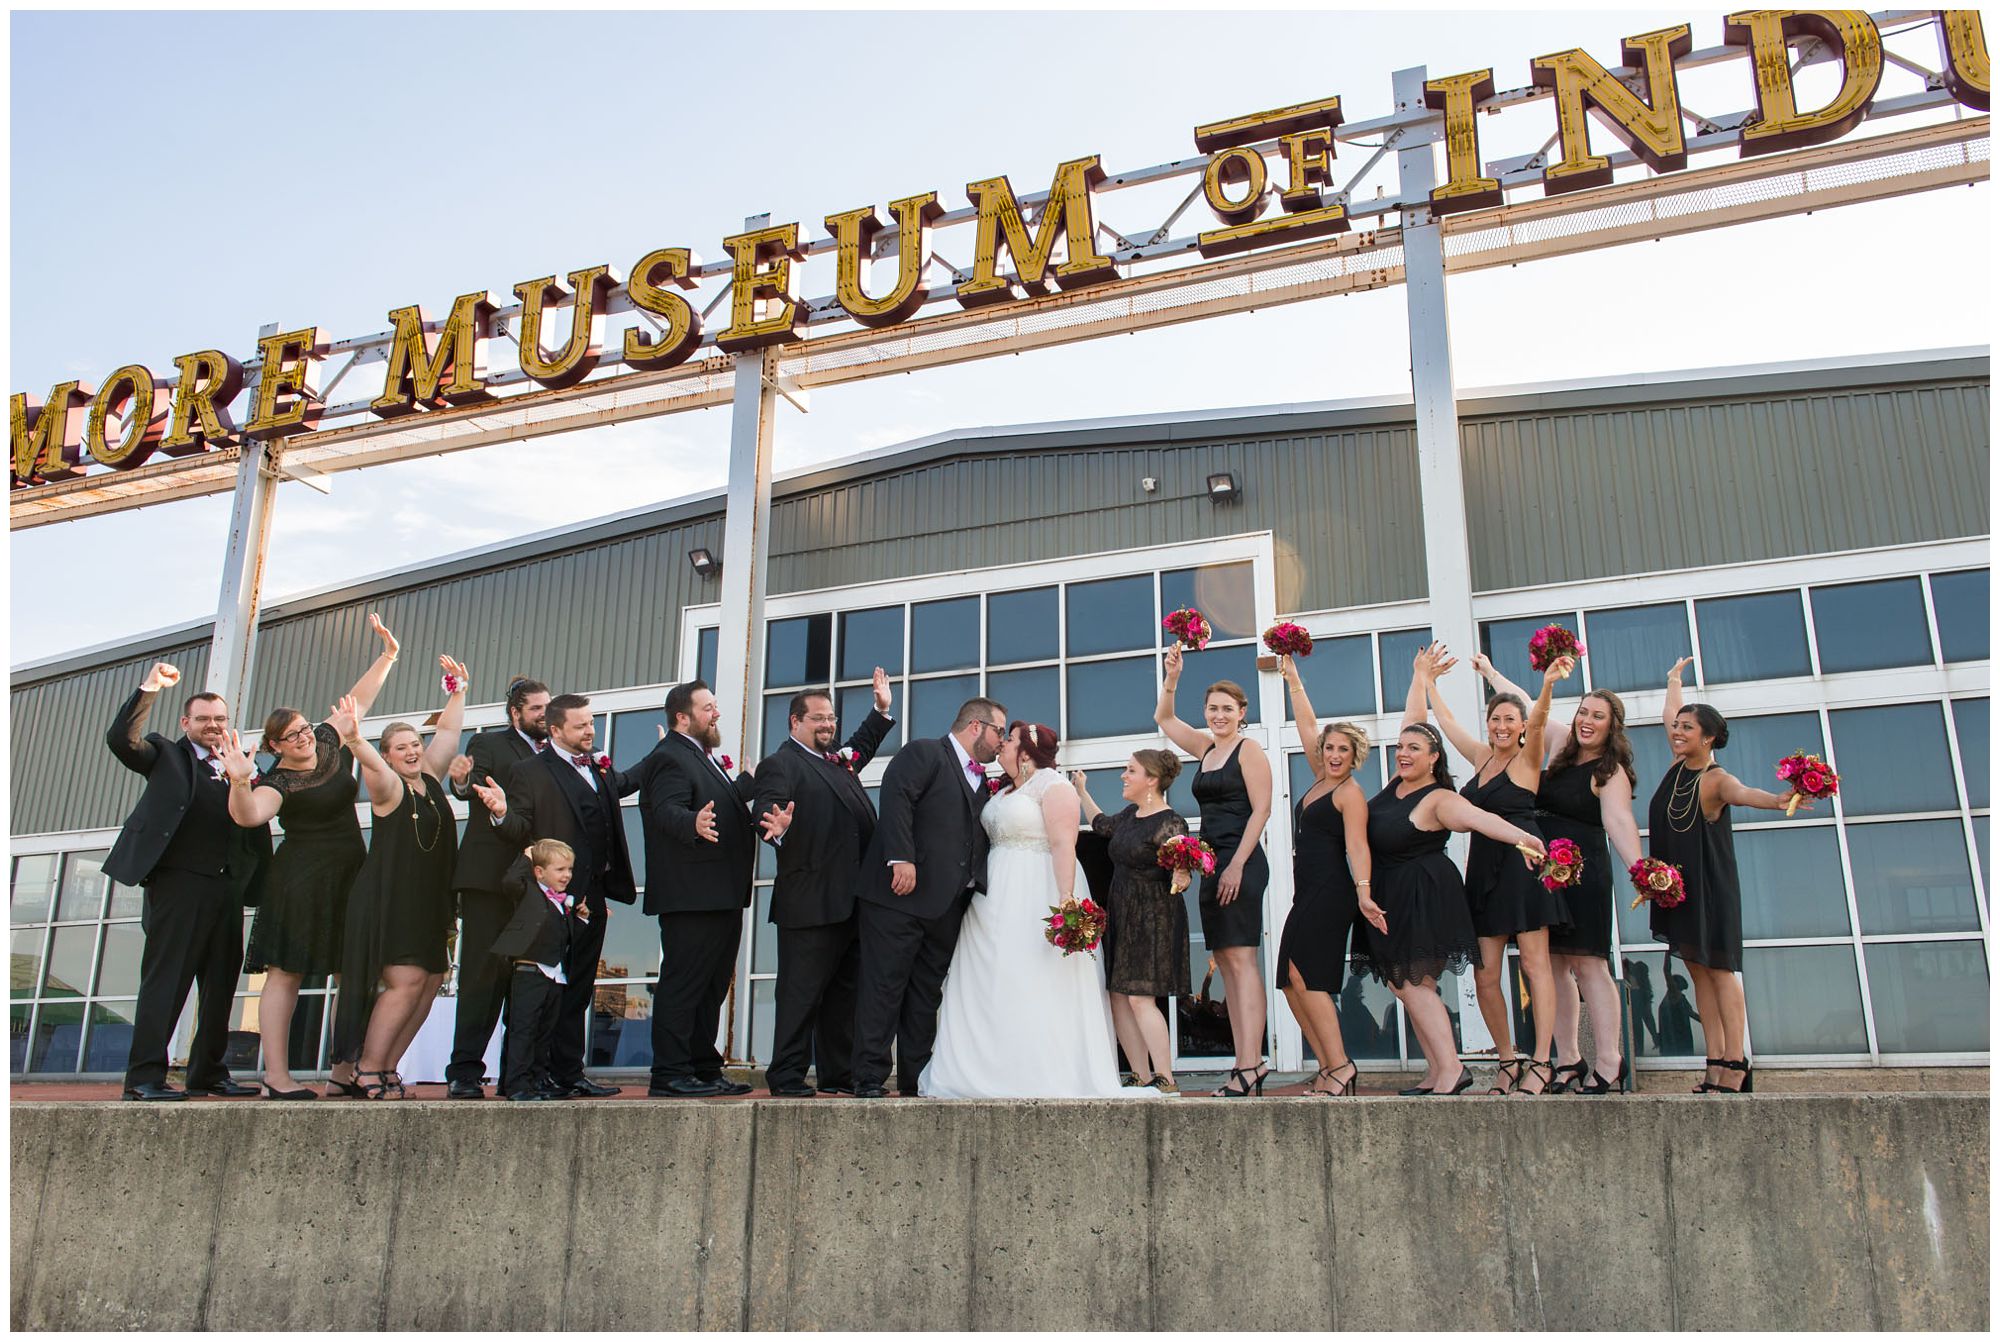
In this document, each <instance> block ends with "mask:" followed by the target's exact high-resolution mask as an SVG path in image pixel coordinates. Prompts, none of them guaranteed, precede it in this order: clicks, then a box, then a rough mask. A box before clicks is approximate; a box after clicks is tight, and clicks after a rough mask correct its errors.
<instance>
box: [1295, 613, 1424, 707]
mask: <svg viewBox="0 0 2000 1342" xmlns="http://www.w3.org/2000/svg"><path fill="white" fill-rule="evenodd" d="M1375 641H1376V645H1377V648H1378V655H1379V656H1380V657H1381V659H1382V711H1383V712H1384V713H1397V714H1400V713H1401V712H1402V711H1403V701H1404V700H1405V699H1407V698H1409V697H1410V666H1411V664H1412V663H1414V662H1415V661H1416V659H1417V654H1418V653H1419V652H1421V651H1423V650H1424V649H1425V648H1427V647H1429V646H1430V643H1431V631H1430V630H1429V629H1397V630H1394V631H1393V632H1391V633H1386V634H1380V635H1377V637H1376V640H1375ZM1318 706H1319V705H1318V704H1314V705H1313V707H1315V708H1317V707H1318Z"/></svg>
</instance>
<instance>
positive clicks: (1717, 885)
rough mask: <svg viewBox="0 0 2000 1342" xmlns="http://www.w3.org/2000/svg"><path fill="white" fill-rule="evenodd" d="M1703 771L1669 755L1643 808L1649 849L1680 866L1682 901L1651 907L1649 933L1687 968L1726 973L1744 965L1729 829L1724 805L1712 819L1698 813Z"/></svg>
mask: <svg viewBox="0 0 2000 1342" xmlns="http://www.w3.org/2000/svg"><path fill="white" fill-rule="evenodd" d="M1714 767H1715V766H1714V765H1713V764H1711V765H1709V768H1710V769H1712V768H1714ZM1707 772H1708V769H1690V768H1688V767H1686V766H1685V765H1683V764H1682V763H1680V761H1678V760H1676V761H1675V762H1674V766H1673V768H1671V769H1669V770H1667V776H1666V777H1665V778H1663V779H1661V780H1660V786H1659V790H1658V791H1656V792H1654V793H1653V803H1652V805H1651V806H1650V807H1648V808H1647V810H1646V827H1647V829H1648V830H1649V831H1650V832H1649V833H1648V834H1647V836H1646V849H1647V852H1648V854H1649V855H1650V856H1652V857H1657V858H1659V859H1660V860H1661V861H1663V862H1671V863H1673V864H1674V865H1675V866H1677V867H1679V868H1680V869H1681V883H1682V884H1683V885H1685V886H1686V887H1687V898H1686V899H1685V900H1683V901H1681V903H1680V904H1678V905H1676V906H1675V907H1674V908H1671V909H1663V908H1661V907H1660V906H1659V905H1658V904H1655V905H1653V907H1652V919H1653V935H1654V936H1655V937H1656V938H1658V939H1659V940H1660V941H1661V942H1663V943H1665V945H1666V947H1667V949H1668V950H1670V951H1672V952H1673V953H1674V954H1675V955H1678V956H1680V958H1681V959H1683V960H1685V961H1687V962H1688V963H1689V964H1691V965H1706V966H1707V967H1708V968H1710V969H1727V970H1732V971H1733V970H1739V969H1741V968H1743V889H1742V887H1741V886H1740V885H1739V884H1738V883H1737V877H1736V832H1735V831H1734V830H1733V829H1732V828H1731V827H1730V823H1729V808H1728V807H1727V806H1725V807H1723V808H1722V814H1721V815H1720V816H1718V817H1716V818H1715V820H1713V821H1710V820H1709V818H1708V817H1707V816H1705V815H1703V814H1702V810H1701V777H1702V775H1703V774H1705V773H1707Z"/></svg>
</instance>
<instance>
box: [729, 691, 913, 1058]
mask: <svg viewBox="0 0 2000 1342" xmlns="http://www.w3.org/2000/svg"><path fill="white" fill-rule="evenodd" d="M874 688H875V711H874V712H872V713H870V714H869V715H868V717H867V718H866V719H865V720H864V721H863V722H862V723H861V725H860V726H859V727H857V728H855V730H854V734H853V735H852V736H850V737H848V738H847V744H846V745H845V746H842V747H841V748H839V749H838V750H836V749H835V748H834V741H835V739H836V738H837V736H838V735H839V730H840V719H839V718H837V717H835V716H834V713H833V700H832V699H831V698H830V697H829V696H828V695H827V694H825V693H824V692H823V691H819V690H806V691H804V692H803V693H801V694H796V695H794V696H792V706H791V735H790V736H789V737H788V738H787V739H786V740H785V741H784V742H783V743H782V744H780V745H779V746H778V748H777V749H776V750H774V751H772V752H771V753H770V754H769V755H767V756H766V757H765V758H764V760H763V761H762V762H761V763H760V764H758V766H757V795H756V801H755V803H754V805H753V806H752V808H751V814H752V815H753V816H754V817H755V818H756V819H757V820H758V821H759V823H760V824H762V826H763V828H764V833H765V838H766V839H767V840H768V841H769V842H770V844H771V845H772V847H774V848H776V849H777V850H778V875H777V881H776V884H775V885H773V887H772V889H771V921H772V922H773V923H774V924H776V925H777V929H778V984H777V1018H776V1022H775V1025H774V1029H773V1034H772V1039H771V1065H770V1067H769V1068H768V1069H767V1070H766V1071H765V1073H764V1079H765V1082H766V1084H767V1085H769V1086H770V1089H771V1094H772V1095H774V1096H781V1097H798V1098H804V1097H809V1096H811V1095H813V1094H814V1093H815V1091H814V1088H813V1087H812V1086H809V1085H807V1084H806V1067H807V1065H808V1064H811V1065H812V1067H813V1070H814V1073H815V1080H816V1081H817V1083H818V1089H819V1090H823V1091H828V1092H832V1093H835V1094H844V1093H851V1092H852V1091H853V1089H854V1081H853V1073H852V1065H851V1064H852V1057H853V1052H854V988H855V980H856V977H857V975H858V973H859V970H860V963H861V954H860V943H859V941H857V940H856V921H855V913H854V883H855V877H856V876H858V875H859V874H860V871H861V855H862V854H863V853H865V852H867V851H868V844H869V841H870V840H871V839H873V838H874V835H875V808H874V807H872V806H871V805H869V802H868V792H867V790H866V789H865V788H863V787H862V786H861V778H860V773H861V770H863V769H865V768H867V767H868V762H869V761H870V760H872V759H873V758H875V751H876V749H877V748H878V747H879V746H880V745H881V744H882V740H883V738H884V737H886V736H887V735H888V734H889V732H890V730H891V728H892V727H893V726H894V725H895V724H894V721H893V719H891V718H890V717H889V702H890V700H889V676H888V673H887V672H885V671H884V670H883V669H882V668H881V667H879V666H878V667H876V668H875V686H874Z"/></svg>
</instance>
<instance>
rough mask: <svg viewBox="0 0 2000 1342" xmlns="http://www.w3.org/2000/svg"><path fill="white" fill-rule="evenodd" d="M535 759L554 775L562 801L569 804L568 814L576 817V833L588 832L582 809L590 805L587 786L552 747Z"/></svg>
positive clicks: (572, 767) (573, 767)
mask: <svg viewBox="0 0 2000 1342" xmlns="http://www.w3.org/2000/svg"><path fill="white" fill-rule="evenodd" d="M535 758H536V759H539V760H541V761H542V765H543V767H544V768H546V769H548V770H550V771H551V772H552V773H554V774H555V776H556V787H557V789H558V790H560V791H561V792H562V794H563V800H564V801H566V802H568V803H569V809H570V814H572V815H574V816H575V817H576V828H577V831H578V832H579V833H582V832H584V831H586V830H588V829H589V828H590V826H589V823H588V822H587V821H586V820H585V819H584V816H583V808H584V807H585V806H587V805H589V804H590V801H589V799H590V787H589V785H588V784H586V783H585V782H584V781H583V780H582V779H581V778H578V777H577V776H576V768H575V766H573V765H572V764H570V762H569V761H568V760H566V759H562V758H561V757H559V756H558V755H557V753H556V748H555V747H554V746H550V747H549V748H548V749H547V750H544V751H542V752H541V754H539V755H537V756H536V757H535Z"/></svg>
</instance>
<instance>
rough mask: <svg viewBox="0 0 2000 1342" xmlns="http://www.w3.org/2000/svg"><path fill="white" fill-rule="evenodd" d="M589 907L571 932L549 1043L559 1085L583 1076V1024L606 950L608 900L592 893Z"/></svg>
mask: <svg viewBox="0 0 2000 1342" xmlns="http://www.w3.org/2000/svg"><path fill="white" fill-rule="evenodd" d="M587 907H588V908H589V909H590V922H589V923H588V924H586V925H585V926H583V927H581V928H578V929H577V930H575V931H574V932H572V933H571V934H570V939H569V953H568V954H567V955H565V956H563V977H564V978H567V979H568V980H569V982H568V983H565V984H562V985H561V987H562V1009H561V1011H560V1012H559V1013H558V1014H557V1016H556V1034H555V1040H554V1042H552V1043H551V1044H550V1045H549V1075H550V1076H551V1077H553V1078H554V1079H555V1083H556V1085H558V1086H573V1085H575V1084H576V1083H577V1082H578V1081H580V1080H582V1079H583V1027H584V1022H585V1021H586V1020H587V1019H588V1018H589V1016H590V1004H591V1003H592V1002H594V1001H596V1000H597V958H598V956H599V955H600V954H602V953H603V951H604V900H603V899H602V898H601V897H600V896H597V895H592V896H590V897H589V902H588V905H587ZM627 916H628V917H629V916H630V915H627ZM507 1030H508V1033H510V1034H511V1033H513V1030H514V1022H513V1021H511V1020H510V1021H509V1022H508V1023H507ZM502 1047H503V1048H504V1047H505V1046H504V1045H503V1046H502Z"/></svg>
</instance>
